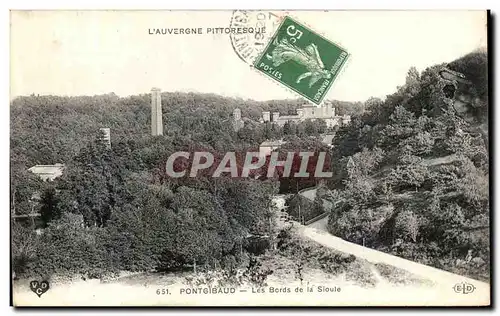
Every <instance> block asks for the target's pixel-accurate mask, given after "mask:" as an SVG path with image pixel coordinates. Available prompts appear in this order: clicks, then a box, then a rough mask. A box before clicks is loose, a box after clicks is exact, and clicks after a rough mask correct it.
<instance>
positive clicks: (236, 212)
mask: <svg viewBox="0 0 500 316" xmlns="http://www.w3.org/2000/svg"><path fill="white" fill-rule="evenodd" d="M150 100H151V96H150V94H144V95H139V96H131V97H126V98H120V97H118V96H116V95H114V94H113V93H111V94H107V95H99V96H91V97H90V96H79V97H60V96H35V95H31V96H25V97H18V98H16V99H14V100H13V101H12V102H11V211H12V213H13V214H15V215H19V214H29V213H33V212H40V213H41V223H35V224H34V226H33V223H32V222H30V221H20V220H16V221H14V222H13V226H12V233H13V234H12V238H13V263H14V265H13V266H14V269H15V271H16V273H17V275H23V274H25V275H30V274H33V275H41V276H45V277H46V276H50V275H51V274H53V273H55V272H56V271H57V272H58V273H59V274H65V273H67V274H74V273H77V274H82V275H87V276H92V275H93V276H99V275H101V274H104V273H107V272H109V271H118V270H131V271H137V270H139V271H143V270H152V269H153V270H160V271H161V270H169V269H175V268H182V267H183V266H185V265H193V264H197V265H198V266H200V267H201V266H203V265H206V264H210V265H211V266H213V265H218V266H227V265H230V266H234V265H236V264H238V262H239V261H241V260H242V258H244V257H245V252H246V249H247V248H249V247H250V245H248V238H247V237H248V236H249V235H256V236H259V235H269V234H270V230H272V229H274V227H270V225H269V223H270V218H271V216H273V214H271V212H270V200H271V199H270V198H271V195H273V194H275V193H277V192H278V190H279V187H280V183H279V182H278V181H277V179H275V178H272V179H267V178H266V177H262V178H260V179H259V180H258V181H257V180H248V181H234V179H231V178H230V177H221V178H218V179H214V178H211V177H205V176H200V177H198V178H188V177H186V178H181V179H168V178H167V177H165V174H164V172H163V171H164V166H165V161H166V159H167V158H168V157H169V156H170V154H172V153H173V152H176V151H189V152H193V151H209V152H212V153H218V154H224V153H225V152H226V151H236V152H245V151H249V150H253V151H255V150H257V151H258V147H259V144H260V143H261V142H262V141H264V140H267V139H278V138H286V139H287V140H288V141H289V142H290V144H295V145H296V146H295V149H297V150H299V149H301V148H302V147H300V146H302V145H301V138H307V139H309V140H308V141H306V142H303V143H307V144H306V145H307V146H309V147H310V143H311V142H313V143H317V144H320V142H319V139H320V138H319V135H320V133H322V132H325V130H326V125H325V123H324V122H322V121H316V122H312V121H305V122H303V123H301V124H286V125H285V126H284V127H283V128H281V127H279V126H277V125H275V124H271V123H266V124H260V123H258V120H259V118H260V117H261V115H262V111H266V110H267V111H279V112H280V113H283V114H288V113H295V110H296V109H297V108H298V107H300V106H302V105H304V101H303V100H276V101H267V102H256V101H252V100H242V99H235V98H225V97H221V96H218V95H212V94H194V93H168V92H167V93H163V94H162V104H163V108H162V109H163V120H164V131H165V132H164V134H165V135H164V136H155V137H152V136H151V135H150V102H151V101H150ZM342 104H343V105H344V106H346V104H347V103H346V102H343V103H342ZM237 107H238V108H240V109H241V110H242V117H243V118H244V120H245V125H244V127H243V128H242V129H240V130H239V131H238V132H235V131H234V129H233V125H232V112H233V110H234V109H235V108H237ZM102 127H107V128H110V129H111V143H112V145H111V149H108V148H107V147H106V146H105V145H104V142H103V139H102V137H103V135H102V134H101V133H100V131H99V129H100V128H102ZM306 145H304V146H306ZM318 146H320V145H318ZM303 148H305V147H303ZM54 163H64V164H65V170H64V173H63V176H61V177H59V178H58V179H56V180H55V181H53V182H42V181H41V180H40V179H39V178H38V177H37V176H35V175H34V174H32V173H31V172H29V171H28V170H27V169H28V168H30V167H32V166H34V165H36V164H54ZM263 169H264V168H263ZM309 185H314V183H309ZM285 187H291V185H288V186H285ZM285 189H286V188H285ZM37 197H38V198H37ZM35 228H38V232H40V230H42V231H43V233H42V234H37V232H36V231H35Z"/></svg>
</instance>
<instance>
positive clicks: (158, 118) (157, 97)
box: [151, 88, 163, 136]
mask: <svg viewBox="0 0 500 316" xmlns="http://www.w3.org/2000/svg"><path fill="white" fill-rule="evenodd" d="M151 135H153V136H158V135H163V116H162V111H161V90H160V89H159V88H153V89H151Z"/></svg>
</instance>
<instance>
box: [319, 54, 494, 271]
mask: <svg viewBox="0 0 500 316" xmlns="http://www.w3.org/2000/svg"><path fill="white" fill-rule="evenodd" d="M442 67H447V68H449V69H451V70H452V71H458V72H460V73H462V74H464V75H465V76H466V78H467V80H469V81H470V82H471V84H470V85H468V86H465V87H461V86H458V87H457V91H456V93H455V96H459V95H463V96H464V97H462V99H464V100H465V99H466V100H470V101H469V102H470V104H469V106H470V107H471V108H472V110H473V112H474V113H476V117H477V118H478V120H479V121H482V123H485V122H487V110H488V90H487V83H488V70H487V68H488V63H487V54H486V53H485V52H482V51H478V52H474V53H471V54H468V55H466V56H464V57H463V58H460V59H458V60H456V61H454V62H452V63H449V64H443V65H436V66H433V67H430V68H428V69H426V70H425V71H423V72H422V73H419V72H418V71H416V69H415V68H412V69H410V71H409V72H408V75H407V78H406V84H405V85H404V86H402V87H399V88H398V91H397V92H396V93H394V94H392V95H389V96H387V98H386V100H385V101H382V100H380V99H375V98H372V99H370V100H368V101H367V102H366V104H365V106H366V109H365V111H364V112H363V113H362V114H360V115H357V116H355V117H354V118H353V120H352V124H351V125H350V126H348V127H346V128H343V129H341V130H339V131H338V133H337V136H336V137H335V139H334V152H333V157H334V158H333V161H334V165H333V169H334V170H335V176H334V179H333V180H332V181H331V183H329V185H330V188H331V189H332V191H331V192H330V193H329V196H328V197H327V198H329V199H331V200H332V201H333V202H337V203H336V207H335V208H334V209H333V210H332V212H331V214H330V217H329V230H330V232H331V233H332V234H334V235H336V236H339V237H342V238H344V239H346V240H349V241H353V242H356V243H359V244H365V245H366V246H369V247H373V248H376V249H380V250H383V251H385V252H389V253H393V254H395V255H398V256H401V257H404V258H408V259H411V260H414V261H418V262H421V263H425V264H429V265H432V266H435V267H438V268H442V269H445V270H449V271H452V272H455V273H459V274H462V275H469V276H471V277H474V278H478V279H482V280H488V279H489V262H490V261H489V260H490V246H489V218H490V216H489V210H490V208H489V206H490V205H489V181H488V179H489V156H488V150H487V147H486V146H485V143H486V142H487V141H488V140H487V139H483V138H484V136H483V135H482V133H481V132H480V130H479V129H478V128H476V126H475V125H477V124H471V123H469V122H467V121H466V120H464V119H463V118H462V117H460V116H458V115H457V113H456V112H455V111H454V108H453V106H452V103H450V102H449V101H450V100H449V99H447V96H446V95H445V93H444V92H443V88H444V87H445V86H446V85H447V83H446V82H445V81H443V80H442V79H441V78H440V76H439V71H440V69H442ZM444 90H445V91H446V89H444ZM339 201H340V202H339Z"/></svg>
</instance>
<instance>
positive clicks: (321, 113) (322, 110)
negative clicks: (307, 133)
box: [261, 102, 351, 128]
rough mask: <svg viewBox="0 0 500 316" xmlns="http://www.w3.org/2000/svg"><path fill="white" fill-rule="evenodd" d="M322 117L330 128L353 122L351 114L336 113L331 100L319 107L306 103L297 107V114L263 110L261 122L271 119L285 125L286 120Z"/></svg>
mask: <svg viewBox="0 0 500 316" xmlns="http://www.w3.org/2000/svg"><path fill="white" fill-rule="evenodd" d="M317 119H322V120H324V121H325V123H326V126H327V127H328V128H332V127H334V126H342V125H347V124H349V123H350V122H351V117H350V116H349V115H343V116H342V115H335V108H334V107H333V105H332V103H331V102H325V103H324V104H323V106H321V107H317V106H314V105H305V106H302V107H301V108H298V109H297V114H295V115H280V113H279V112H273V113H272V119H271V112H269V111H264V112H262V118H261V122H268V121H271V122H273V123H276V124H278V125H279V126H283V125H285V124H286V122H294V123H300V122H302V121H305V120H312V121H314V120H317Z"/></svg>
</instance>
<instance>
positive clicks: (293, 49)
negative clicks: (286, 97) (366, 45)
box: [254, 17, 349, 105]
mask: <svg viewBox="0 0 500 316" xmlns="http://www.w3.org/2000/svg"><path fill="white" fill-rule="evenodd" d="M348 56H349V54H348V53H347V51H346V50H345V49H343V48H342V47H340V46H339V45H337V44H334V43H332V42H330V41H329V40H327V39H325V38H324V37H322V36H320V35H319V34H316V33H315V32H313V31H311V30H310V29H309V28H307V27H305V26H304V25H302V24H300V23H298V22H297V21H295V20H293V19H292V18H290V17H285V18H284V20H283V22H282V23H281V25H280V27H279V28H278V30H277V31H276V33H275V34H274V36H273V37H272V38H271V41H270V42H269V44H268V45H267V47H266V49H265V50H264V51H263V52H262V54H261V55H260V56H259V58H257V60H256V61H255V63H254V66H255V68H256V69H258V70H259V71H261V72H263V73H265V74H266V75H268V76H269V77H271V78H273V79H274V80H276V81H278V82H280V83H282V84H284V85H285V86H287V87H288V88H290V89H292V90H294V91H295V92H297V93H298V94H300V95H302V96H303V97H305V98H307V99H308V100H310V101H312V102H313V103H315V104H318V105H319V104H320V103H321V101H322V100H323V98H324V97H325V95H326V93H327V92H328V90H330V87H331V86H332V83H333V81H334V80H335V78H336V77H337V75H338V73H339V72H340V70H341V69H342V67H343V66H344V64H345V63H346V61H347V58H348Z"/></svg>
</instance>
